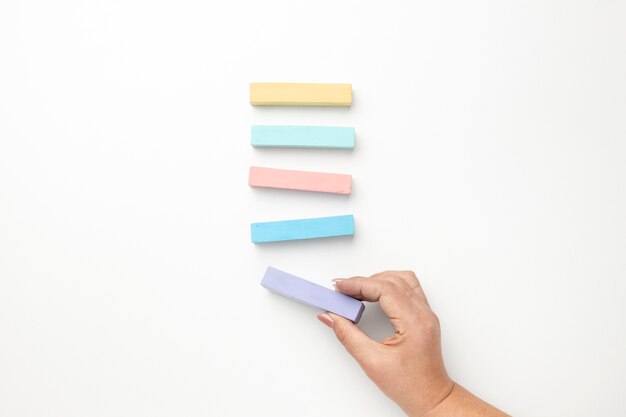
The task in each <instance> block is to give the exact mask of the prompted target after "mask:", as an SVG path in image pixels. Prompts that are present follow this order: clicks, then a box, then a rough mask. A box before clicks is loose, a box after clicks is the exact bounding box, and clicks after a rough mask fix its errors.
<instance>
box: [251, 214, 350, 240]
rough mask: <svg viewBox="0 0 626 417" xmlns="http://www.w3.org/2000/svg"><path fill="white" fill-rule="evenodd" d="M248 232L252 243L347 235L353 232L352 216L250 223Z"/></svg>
mask: <svg viewBox="0 0 626 417" xmlns="http://www.w3.org/2000/svg"><path fill="white" fill-rule="evenodd" d="M250 232H251V235H252V242H253V243H265V242H279V241H283V240H300V239H315V238H319V237H332V236H348V235H353V234H354V216H352V215H351V214H350V215H347V216H333V217H318V218H313V219H299V220H283V221H277V222H264V223H252V224H251V225H250Z"/></svg>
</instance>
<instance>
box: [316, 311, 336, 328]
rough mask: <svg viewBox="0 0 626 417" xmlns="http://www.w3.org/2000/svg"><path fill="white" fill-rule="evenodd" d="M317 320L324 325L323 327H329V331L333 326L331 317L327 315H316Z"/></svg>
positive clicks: (333, 321)
mask: <svg viewBox="0 0 626 417" xmlns="http://www.w3.org/2000/svg"><path fill="white" fill-rule="evenodd" d="M317 319H318V320H319V321H321V322H322V323H324V324H325V325H327V326H328V327H330V328H331V329H332V328H333V326H334V325H335V320H333V319H332V317H330V316H329V315H328V313H322V314H318V315H317Z"/></svg>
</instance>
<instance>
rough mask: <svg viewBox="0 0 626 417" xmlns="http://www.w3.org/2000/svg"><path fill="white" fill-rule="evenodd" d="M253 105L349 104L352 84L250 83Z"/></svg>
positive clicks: (251, 102)
mask: <svg viewBox="0 0 626 417" xmlns="http://www.w3.org/2000/svg"><path fill="white" fill-rule="evenodd" d="M250 104H252V105H253V106H344V107H345V106H351V105H352V84H313V83H250Z"/></svg>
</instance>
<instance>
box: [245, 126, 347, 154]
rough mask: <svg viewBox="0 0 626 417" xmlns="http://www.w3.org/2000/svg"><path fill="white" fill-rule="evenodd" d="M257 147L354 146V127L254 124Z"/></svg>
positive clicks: (254, 141) (253, 130) (254, 140)
mask: <svg viewBox="0 0 626 417" xmlns="http://www.w3.org/2000/svg"><path fill="white" fill-rule="evenodd" d="M251 138H252V140H251V143H252V146H254V147H255V148H328V149H352V148H354V128H353V127H339V126H252V134H251Z"/></svg>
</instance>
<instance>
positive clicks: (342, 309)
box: [261, 266, 365, 323]
mask: <svg viewBox="0 0 626 417" xmlns="http://www.w3.org/2000/svg"><path fill="white" fill-rule="evenodd" d="M261 285H262V286H264V287H265V288H267V289H268V290H270V291H272V292H275V293H276V294H280V295H282V296H284V297H287V298H291V299H292V300H295V301H299V302H301V303H304V304H307V305H309V306H311V307H315V308H319V309H322V310H325V311H330V312H331V313H335V314H337V315H340V316H343V317H345V318H347V319H348V320H352V321H353V322H355V323H358V322H359V320H360V319H361V315H363V311H364V310H365V305H364V304H363V303H362V302H360V301H359V300H355V299H354V298H352V297H348V296H347V295H344V294H341V293H339V292H337V291H333V290H331V289H329V288H326V287H322V286H321V285H317V284H315V283H313V282H310V281H307V280H305V279H302V278H298V277H296V276H295V275H291V274H288V273H286V272H283V271H279V270H278V269H276V268H272V267H271V266H269V267H268V268H267V271H265V275H264V276H263V280H262V281H261Z"/></svg>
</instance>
